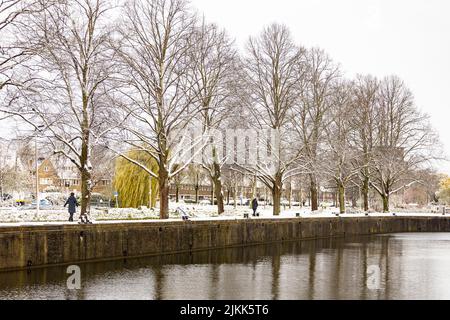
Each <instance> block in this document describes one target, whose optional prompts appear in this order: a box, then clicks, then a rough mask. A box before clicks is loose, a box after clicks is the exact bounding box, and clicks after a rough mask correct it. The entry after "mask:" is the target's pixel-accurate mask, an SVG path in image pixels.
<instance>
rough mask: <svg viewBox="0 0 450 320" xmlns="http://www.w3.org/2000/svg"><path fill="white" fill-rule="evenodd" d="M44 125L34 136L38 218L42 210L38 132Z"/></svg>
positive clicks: (37, 129)
mask: <svg viewBox="0 0 450 320" xmlns="http://www.w3.org/2000/svg"><path fill="white" fill-rule="evenodd" d="M43 127H44V126H43V125H40V126H37V127H36V134H35V136H34V164H35V170H36V218H37V217H39V209H40V201H39V164H38V160H39V157H38V147H37V140H38V132H39V130H40V129H41V128H43Z"/></svg>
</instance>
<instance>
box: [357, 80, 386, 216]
mask: <svg viewBox="0 0 450 320" xmlns="http://www.w3.org/2000/svg"><path fill="white" fill-rule="evenodd" d="M379 86H380V84H379V81H378V80H377V79H376V78H375V77H373V76H370V75H365V76H363V75H357V77H356V80H355V85H354V93H353V94H354V96H355V109H354V117H353V121H354V122H355V123H354V126H355V135H354V145H355V148H356V149H357V150H358V153H359V158H358V166H359V167H360V168H361V171H360V180H361V183H360V184H359V188H360V190H361V193H362V197H363V208H364V211H366V212H367V211H368V210H369V189H370V179H371V174H372V172H371V166H370V164H371V162H372V158H373V157H372V156H373V148H374V144H375V140H376V134H375V131H376V130H375V129H376V125H377V112H378V111H377V110H378V103H379V99H378V92H379Z"/></svg>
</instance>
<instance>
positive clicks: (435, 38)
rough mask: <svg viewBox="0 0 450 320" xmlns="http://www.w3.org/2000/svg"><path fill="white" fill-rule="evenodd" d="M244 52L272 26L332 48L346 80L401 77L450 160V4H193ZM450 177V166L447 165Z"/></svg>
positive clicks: (201, 0) (364, 0) (361, 0)
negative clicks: (249, 41)
mask: <svg viewBox="0 0 450 320" xmlns="http://www.w3.org/2000/svg"><path fill="white" fill-rule="evenodd" d="M191 3H192V5H193V6H194V7H196V8H197V9H198V10H199V12H200V13H203V14H204V15H205V18H206V19H207V20H208V21H210V22H215V23H217V24H218V25H220V26H221V27H223V28H225V29H227V30H228V32H229V33H230V35H231V36H232V37H233V38H235V39H236V42H237V44H238V45H239V46H240V48H241V49H242V48H243V47H244V44H245V42H246V40H247V39H248V37H249V36H250V35H257V34H258V33H259V32H260V31H261V30H262V28H263V26H265V25H267V24H270V23H272V22H279V23H283V24H285V25H287V26H288V27H289V28H290V29H291V31H292V34H293V36H294V39H295V40H296V42H297V43H299V44H301V45H304V46H307V47H310V46H318V47H321V48H323V49H325V50H326V51H327V52H328V53H329V54H330V56H331V57H332V58H333V59H335V61H337V62H339V63H340V64H341V65H342V68H343V70H344V71H345V72H346V74H347V76H349V77H352V76H353V75H354V74H356V73H371V74H373V75H376V76H378V77H383V76H385V75H389V74H397V75H399V76H400V77H401V78H403V80H404V81H405V82H406V83H407V85H408V86H409V87H410V88H411V90H412V91H413V92H414V94H415V97H416V102H417V105H418V106H419V108H420V109H421V110H422V111H425V112H426V113H428V114H429V115H430V116H431V120H432V123H433V125H434V127H435V128H436V130H437V131H438V132H439V134H440V137H441V140H442V142H443V144H444V146H445V151H446V153H447V154H449V155H450V1H448V0H226V1H225V0H191ZM438 169H440V171H442V172H446V173H448V174H450V163H444V164H442V165H441V166H440V168H438Z"/></svg>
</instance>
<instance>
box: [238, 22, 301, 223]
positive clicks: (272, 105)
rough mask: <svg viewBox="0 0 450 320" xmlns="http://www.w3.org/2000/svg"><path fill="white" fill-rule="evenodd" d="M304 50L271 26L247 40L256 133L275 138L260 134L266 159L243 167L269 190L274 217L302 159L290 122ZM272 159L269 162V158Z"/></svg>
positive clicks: (285, 31) (278, 27) (285, 32)
mask: <svg viewBox="0 0 450 320" xmlns="http://www.w3.org/2000/svg"><path fill="white" fill-rule="evenodd" d="M302 58H303V49H302V48H299V47H297V46H296V45H294V43H293V41H292V39H291V35H290V32H289V30H288V28H287V27H285V26H283V25H278V24H272V25H270V26H268V27H267V28H265V29H264V30H263V32H262V33H261V35H260V36H259V37H258V38H250V40H249V42H248V44H247V57H246V60H245V61H244V63H245V69H246V71H247V79H248V80H247V81H248V85H247V87H248V88H249V90H250V94H251V98H252V99H251V101H250V103H251V105H250V106H249V108H250V110H251V111H252V113H253V117H254V119H255V126H256V128H257V129H258V130H261V132H262V130H264V129H270V130H272V132H274V133H275V134H276V135H277V139H276V140H277V141H275V144H274V143H273V142H271V141H270V140H267V138H266V137H265V136H264V134H261V135H260V137H259V138H258V139H257V141H252V144H255V145H264V144H268V148H267V149H268V150H267V151H268V153H269V154H270V155H268V157H269V158H268V160H269V161H267V160H266V155H263V154H261V155H260V156H259V157H258V158H259V159H258V161H257V163H256V165H255V166H253V167H246V169H247V171H249V172H250V173H251V175H252V176H254V175H256V176H257V177H258V179H259V180H260V181H261V182H262V183H264V184H265V185H266V186H267V187H268V188H270V190H271V191H272V196H273V214H274V215H279V214H280V201H281V193H282V188H283V182H284V181H285V180H286V179H288V178H289V177H291V176H292V175H293V174H295V169H294V170H292V166H293V165H294V164H296V161H297V160H298V159H299V158H300V156H301V150H300V149H299V148H295V146H293V144H292V142H293V138H292V132H291V130H290V128H289V127H290V126H291V124H290V122H291V120H292V112H293V107H294V105H295V104H296V103H297V98H298V90H297V89H298V88H297V83H298V78H299V75H300V72H299V69H300V67H301V62H302ZM272 158H273V159H274V160H271V159H272Z"/></svg>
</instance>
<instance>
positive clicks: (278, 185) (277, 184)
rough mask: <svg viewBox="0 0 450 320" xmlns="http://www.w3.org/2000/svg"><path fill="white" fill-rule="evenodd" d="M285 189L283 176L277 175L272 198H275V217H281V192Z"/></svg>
mask: <svg viewBox="0 0 450 320" xmlns="http://www.w3.org/2000/svg"><path fill="white" fill-rule="evenodd" d="M282 188H283V185H282V181H281V175H279V174H277V175H276V177H275V182H274V184H273V187H272V198H273V215H274V216H279V215H280V211H281V210H280V209H281V208H280V206H281V190H282Z"/></svg>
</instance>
